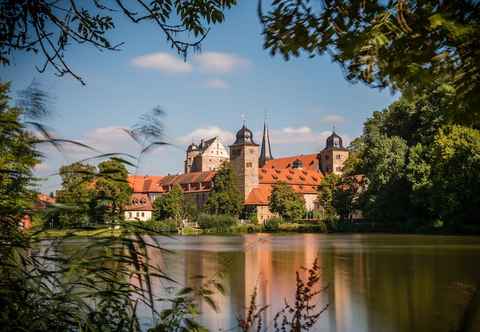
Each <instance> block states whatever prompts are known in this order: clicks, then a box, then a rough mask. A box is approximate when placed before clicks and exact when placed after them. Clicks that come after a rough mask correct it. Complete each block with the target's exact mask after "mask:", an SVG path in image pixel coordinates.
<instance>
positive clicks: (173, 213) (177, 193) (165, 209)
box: [153, 184, 184, 220]
mask: <svg viewBox="0 0 480 332" xmlns="http://www.w3.org/2000/svg"><path fill="white" fill-rule="evenodd" d="M183 207H184V198H183V190H182V187H180V185H178V184H177V185H174V186H173V188H172V189H171V190H170V191H169V192H168V193H166V194H165V195H162V196H159V197H157V198H156V199H155V201H154V202H153V216H154V218H155V219H156V220H164V219H169V218H172V219H175V220H179V219H180V218H181V217H182V216H183Z"/></svg>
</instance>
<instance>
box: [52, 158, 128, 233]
mask: <svg viewBox="0 0 480 332" xmlns="http://www.w3.org/2000/svg"><path fill="white" fill-rule="evenodd" d="M59 173H60V176H61V178H62V187H61V189H60V190H58V191H57V202H58V203H61V204H62V209H61V210H58V212H59V223H60V224H59V225H57V226H61V227H75V226H79V225H87V224H99V223H100V224H102V223H106V222H112V221H113V220H118V219H122V217H123V214H122V207H123V206H124V205H125V204H126V203H128V201H129V199H130V195H131V188H130V186H129V184H128V181H127V178H128V171H127V169H126V167H125V164H124V163H123V162H122V160H121V159H118V158H111V159H110V160H106V161H103V162H101V163H100V164H99V165H98V171H97V167H95V166H93V165H89V164H82V163H78V162H77V163H73V164H71V165H67V166H62V167H61V168H60V172H59Z"/></svg>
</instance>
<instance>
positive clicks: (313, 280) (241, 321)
mask: <svg viewBox="0 0 480 332" xmlns="http://www.w3.org/2000/svg"><path fill="white" fill-rule="evenodd" d="M301 270H302V271H301V272H299V271H297V272H296V287H295V300H294V303H293V304H290V303H288V302H287V300H285V304H284V306H283V308H282V309H281V310H280V311H279V312H277V313H276V314H275V316H274V319H273V331H275V332H301V331H311V330H313V328H314V326H315V324H316V323H317V322H318V320H319V319H320V316H321V315H322V314H323V313H324V312H325V311H326V310H327V309H328V307H329V304H328V303H327V304H324V305H320V304H319V303H320V301H321V299H319V297H320V295H321V294H323V293H324V292H325V291H326V290H327V289H328V286H322V285H320V282H321V275H320V266H319V265H318V258H316V259H315V261H314V262H313V264H312V266H311V267H310V268H308V269H307V268H302V269H301ZM302 274H305V277H302ZM257 297H258V293H257V287H255V288H254V289H253V292H252V295H251V296H250V302H249V305H248V307H247V308H246V314H245V315H242V316H239V317H238V318H237V322H238V328H239V329H240V331H242V332H253V331H257V332H260V331H264V330H267V329H268V330H270V329H269V326H268V325H267V326H266V322H265V321H264V319H262V314H263V313H264V312H265V310H267V308H268V307H269V306H262V307H258V305H257Z"/></svg>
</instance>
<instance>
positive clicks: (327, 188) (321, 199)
mask: <svg viewBox="0 0 480 332" xmlns="http://www.w3.org/2000/svg"><path fill="white" fill-rule="evenodd" d="M338 181H339V176H338V175H336V174H335V173H331V174H328V175H327V176H325V177H324V178H323V180H322V182H321V183H320V185H319V186H318V203H319V205H320V207H321V208H322V209H323V217H324V218H328V217H331V216H334V215H336V211H335V208H334V206H333V196H334V192H335V188H336V186H337V182H338Z"/></svg>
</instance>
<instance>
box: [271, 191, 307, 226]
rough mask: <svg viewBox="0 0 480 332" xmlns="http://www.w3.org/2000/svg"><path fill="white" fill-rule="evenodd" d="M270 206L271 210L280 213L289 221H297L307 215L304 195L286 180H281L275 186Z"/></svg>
mask: <svg viewBox="0 0 480 332" xmlns="http://www.w3.org/2000/svg"><path fill="white" fill-rule="evenodd" d="M269 207H270V211H272V212H274V213H278V214H279V215H280V216H281V217H282V218H283V219H285V220H287V221H295V220H298V219H301V218H303V216H304V215H305V201H304V200H303V197H302V196H300V195H299V194H297V193H296V192H295V191H293V189H292V187H290V186H289V185H288V184H286V183H284V182H279V183H278V184H275V185H274V186H273V189H272V194H271V196H270V203H269Z"/></svg>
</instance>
